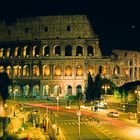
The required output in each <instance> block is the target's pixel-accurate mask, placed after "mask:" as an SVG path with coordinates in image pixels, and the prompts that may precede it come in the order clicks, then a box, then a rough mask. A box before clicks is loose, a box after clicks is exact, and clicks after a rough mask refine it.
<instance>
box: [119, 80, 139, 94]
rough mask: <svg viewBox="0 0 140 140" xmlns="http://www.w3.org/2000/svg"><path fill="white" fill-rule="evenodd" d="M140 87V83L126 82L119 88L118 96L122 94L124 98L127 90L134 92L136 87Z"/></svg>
mask: <svg viewBox="0 0 140 140" xmlns="http://www.w3.org/2000/svg"><path fill="white" fill-rule="evenodd" d="M138 85H140V81H134V82H128V83H125V84H124V85H122V86H121V87H119V92H120V94H122V93H124V94H125V95H126V96H127V95H128V91H129V90H135V89H136V88H137V86H138Z"/></svg>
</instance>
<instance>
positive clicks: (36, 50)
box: [33, 46, 40, 57]
mask: <svg viewBox="0 0 140 140" xmlns="http://www.w3.org/2000/svg"><path fill="white" fill-rule="evenodd" d="M39 52H40V49H39V46H34V47H33V56H34V57H39Z"/></svg>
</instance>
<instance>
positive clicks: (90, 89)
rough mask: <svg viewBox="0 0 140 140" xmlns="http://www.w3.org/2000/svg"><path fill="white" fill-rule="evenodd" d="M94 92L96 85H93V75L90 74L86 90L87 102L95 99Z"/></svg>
mask: <svg viewBox="0 0 140 140" xmlns="http://www.w3.org/2000/svg"><path fill="white" fill-rule="evenodd" d="M93 91H94V83H93V79H92V77H91V74H90V72H89V74H88V81H87V88H86V100H87V101H91V100H93V99H94V95H93Z"/></svg>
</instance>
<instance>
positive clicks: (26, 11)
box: [0, 0, 140, 55]
mask: <svg viewBox="0 0 140 140" xmlns="http://www.w3.org/2000/svg"><path fill="white" fill-rule="evenodd" d="M11 1H12V2H7V1H5V2H3V3H1V6H0V20H6V22H12V21H14V20H15V19H16V18H22V17H32V16H48V15H76V14H79V15H81V14H82V15H87V16H88V18H89V19H90V21H91V24H92V26H93V30H94V32H95V33H96V34H97V35H99V39H100V47H101V50H102V52H103V54H104V55H109V54H110V53H111V51H112V49H127V50H139V51H140V45H139V43H138V28H139V27H138V26H139V24H140V8H139V4H138V1H136V0H131V1H129V0H126V1H125V0H124V1H125V2H121V1H119V0H117V1H116V0H112V1H108V0H102V1H101V0H96V1H95V0H71V1H68V0H51V1H48V0H44V1H42V0H34V1H32V0H28V1H25V0H24V2H23V1H21V0H18V1H13V0H11ZM122 1H123V0H122Z"/></svg>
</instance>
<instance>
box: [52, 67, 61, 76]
mask: <svg viewBox="0 0 140 140" xmlns="http://www.w3.org/2000/svg"><path fill="white" fill-rule="evenodd" d="M54 75H55V76H61V67H59V66H55V67H54Z"/></svg>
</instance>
